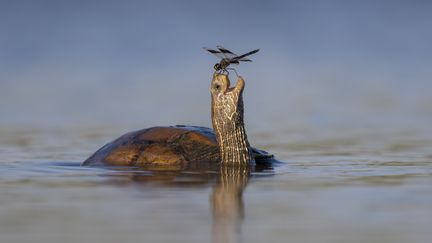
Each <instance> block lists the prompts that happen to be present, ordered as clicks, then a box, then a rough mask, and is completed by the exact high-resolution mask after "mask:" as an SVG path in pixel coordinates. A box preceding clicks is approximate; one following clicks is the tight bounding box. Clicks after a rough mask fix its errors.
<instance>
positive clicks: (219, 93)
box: [211, 74, 252, 166]
mask: <svg viewBox="0 0 432 243" xmlns="http://www.w3.org/2000/svg"><path fill="white" fill-rule="evenodd" d="M229 86H230V81H229V78H228V76H227V75H224V74H215V75H214V76H213V80H212V87H211V94H212V123H213V129H214V131H215V133H216V138H217V141H218V143H219V150H220V153H221V158H222V163H224V164H226V165H239V166H241V165H247V164H249V163H250V162H251V161H252V156H251V150H250V146H249V142H248V139H247V135H246V131H245V127H244V121H243V97H242V96H243V89H244V86H245V82H244V80H243V79H242V78H241V77H239V79H238V81H237V84H236V85H235V86H234V87H233V88H230V87H229Z"/></svg>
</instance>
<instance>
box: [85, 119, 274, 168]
mask: <svg viewBox="0 0 432 243" xmlns="http://www.w3.org/2000/svg"><path fill="white" fill-rule="evenodd" d="M253 152H254V156H255V158H257V159H259V158H264V157H265V158H271V157H272V156H271V155H268V154H267V153H266V152H264V151H260V150H256V149H253ZM219 161H220V154H219V147H218V143H217V141H216V136H215V134H214V132H213V130H211V129H210V128H206V127H196V126H172V127H152V128H147V129H143V130H139V131H135V132H130V133H127V134H125V135H123V136H121V137H119V138H117V139H116V140H114V141H112V142H110V143H108V144H106V145H105V146H103V147H102V148H100V149H99V150H98V151H96V152H95V153H94V154H93V155H92V156H90V157H89V158H88V159H87V160H86V161H84V163H83V165H120V166H163V167H166V166H174V167H179V166H180V167H181V166H183V165H185V164H186V163H188V162H206V163H217V162H219Z"/></svg>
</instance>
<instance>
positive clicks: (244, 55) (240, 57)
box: [233, 49, 259, 60]
mask: <svg viewBox="0 0 432 243" xmlns="http://www.w3.org/2000/svg"><path fill="white" fill-rule="evenodd" d="M258 51H259V49H256V50H253V51H250V52H248V53H245V54H243V55H240V56H236V57H234V58H233V59H234V60H241V59H243V58H244V57H247V56H250V55H252V54H255V53H257V52H258Z"/></svg>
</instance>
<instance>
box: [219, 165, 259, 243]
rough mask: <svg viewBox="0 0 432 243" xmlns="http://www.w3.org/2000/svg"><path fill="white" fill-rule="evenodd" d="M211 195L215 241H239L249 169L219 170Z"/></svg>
mask: <svg viewBox="0 0 432 243" xmlns="http://www.w3.org/2000/svg"><path fill="white" fill-rule="evenodd" d="M219 172H220V173H219V176H218V178H217V183H216V185H215V186H214V188H213V192H212V195H211V202H212V209H213V241H214V242H237V241H239V239H238V238H239V237H240V235H241V234H240V231H241V222H242V220H243V217H244V203H243V190H244V189H245V188H246V185H247V183H248V181H249V176H250V169H249V167H246V168H242V167H236V168H232V167H226V166H222V167H221V168H220V170H219Z"/></svg>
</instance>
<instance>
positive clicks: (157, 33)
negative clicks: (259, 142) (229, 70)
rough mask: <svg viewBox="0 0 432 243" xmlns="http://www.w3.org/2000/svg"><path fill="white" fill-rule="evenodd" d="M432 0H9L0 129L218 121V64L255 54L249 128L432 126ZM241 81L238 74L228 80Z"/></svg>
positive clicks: (248, 69)
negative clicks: (222, 51) (219, 55)
mask: <svg viewBox="0 0 432 243" xmlns="http://www.w3.org/2000/svg"><path fill="white" fill-rule="evenodd" d="M431 10H432V2H427V1H410V2H405V1H379V2H376V1H325V2H324V1H301V2H300V1H266V2H265V3H261V2H259V1H235V2H229V1H187V2H180V1H93V0H92V1H1V3H0V30H1V32H2V35H1V36H0V56H1V57H0V103H1V106H0V109H1V114H2V115H1V116H0V126H4V127H8V126H12V125H13V126H15V125H16V126H29V127H32V126H34V127H43V126H47V127H49V126H63V125H66V126H97V125H100V126H111V125H120V126H123V127H126V126H134V127H145V126H152V125H175V124H190V125H204V126H211V123H210V95H209V90H208V85H209V82H210V79H211V75H212V72H213V70H212V67H213V65H214V64H215V63H216V62H217V61H218V60H217V59H216V58H215V57H213V56H212V55H210V54H208V53H206V52H205V51H204V50H203V49H202V47H204V46H205V47H209V48H213V47H215V46H216V45H223V46H225V47H227V48H229V49H231V50H232V51H234V52H238V53H243V52H247V51H249V50H251V49H254V48H260V49H261V50H260V52H258V53H257V54H255V55H254V56H252V57H251V59H252V60H253V62H252V63H246V64H242V65H240V66H239V67H238V68H237V71H238V72H239V73H240V74H241V75H242V76H243V77H244V78H245V79H246V83H247V84H246V85H247V86H246V90H245V106H246V114H245V116H246V122H247V124H248V125H249V126H251V127H261V128H263V127H272V128H279V127H290V126H296V125H301V126H311V127H315V126H317V127H319V126H331V125H340V124H348V125H353V126H356V125H358V126H362V124H369V125H375V126H377V127H382V128H385V127H387V126H389V125H390V126H391V124H396V125H397V126H405V127H408V128H409V127H411V126H416V125H418V124H421V125H422V126H424V127H428V126H427V124H429V123H430V122H431V121H432V119H431V115H432V106H431V105H430V104H431V103H432V97H431V95H430V92H431V90H432V82H431V75H432V71H431V68H430V67H431V64H432V50H431V48H430V43H431V41H432V28H431V25H432V15H431V14H430V12H431ZM231 79H232V82H235V75H231Z"/></svg>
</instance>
